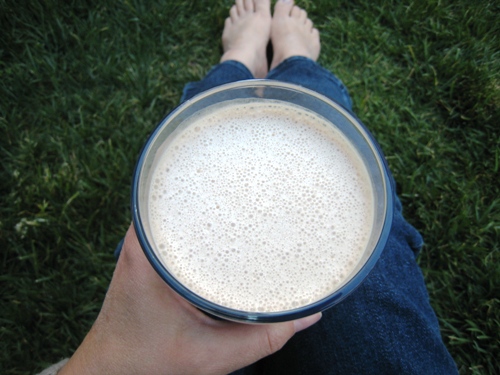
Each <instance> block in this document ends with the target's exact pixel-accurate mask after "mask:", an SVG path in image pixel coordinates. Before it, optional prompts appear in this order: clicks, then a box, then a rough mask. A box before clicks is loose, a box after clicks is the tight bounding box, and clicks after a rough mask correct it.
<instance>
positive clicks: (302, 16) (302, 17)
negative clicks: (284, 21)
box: [299, 9, 308, 23]
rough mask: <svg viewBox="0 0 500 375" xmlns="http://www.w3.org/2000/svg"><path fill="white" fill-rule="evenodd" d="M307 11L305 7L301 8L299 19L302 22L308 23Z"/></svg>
mask: <svg viewBox="0 0 500 375" xmlns="http://www.w3.org/2000/svg"><path fill="white" fill-rule="evenodd" d="M307 19H308V18H307V12H306V11H305V10H304V9H301V10H300V15H299V20H300V21H301V22H302V23H306V21H307Z"/></svg>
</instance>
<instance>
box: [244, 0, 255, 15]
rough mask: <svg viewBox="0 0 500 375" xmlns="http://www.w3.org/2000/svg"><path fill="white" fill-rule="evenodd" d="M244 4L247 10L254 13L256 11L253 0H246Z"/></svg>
mask: <svg viewBox="0 0 500 375" xmlns="http://www.w3.org/2000/svg"><path fill="white" fill-rule="evenodd" d="M244 5H245V10H246V11H247V12H252V13H253V12H254V11H255V8H254V4H253V0H244Z"/></svg>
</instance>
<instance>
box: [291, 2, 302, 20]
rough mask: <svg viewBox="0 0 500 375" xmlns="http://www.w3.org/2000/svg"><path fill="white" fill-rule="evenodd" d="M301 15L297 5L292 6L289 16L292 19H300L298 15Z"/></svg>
mask: <svg viewBox="0 0 500 375" xmlns="http://www.w3.org/2000/svg"><path fill="white" fill-rule="evenodd" d="M301 13H302V9H300V8H299V7H298V6H297V5H294V6H293V8H292V11H291V12H290V16H292V18H297V19H300V14H301Z"/></svg>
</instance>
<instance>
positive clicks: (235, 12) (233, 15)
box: [229, 5, 239, 22]
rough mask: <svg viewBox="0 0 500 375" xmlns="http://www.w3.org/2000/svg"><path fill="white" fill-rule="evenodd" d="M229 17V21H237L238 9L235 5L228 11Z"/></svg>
mask: <svg viewBox="0 0 500 375" xmlns="http://www.w3.org/2000/svg"><path fill="white" fill-rule="evenodd" d="M229 17H231V20H232V21H233V22H234V21H236V20H237V19H238V17H239V16H238V8H237V7H236V5H233V6H232V7H231V9H230V10H229Z"/></svg>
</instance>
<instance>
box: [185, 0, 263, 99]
mask: <svg viewBox="0 0 500 375" xmlns="http://www.w3.org/2000/svg"><path fill="white" fill-rule="evenodd" d="M270 32H271V11H270V1H269V0H237V1H236V3H235V5H233V6H232V7H231V10H230V11H229V17H228V18H226V21H225V23H224V31H223V32H222V46H223V49H224V53H223V55H222V57H221V59H220V64H218V65H216V66H215V67H213V68H212V69H211V70H210V72H209V73H208V74H207V75H206V77H205V78H203V79H202V80H201V81H198V82H191V83H188V84H187V85H186V86H185V88H184V91H183V94H182V98H181V102H184V101H186V100H187V99H190V98H192V97H193V96H194V95H196V94H199V93H200V92H203V91H206V90H208V89H211V88H213V87H216V86H220V85H223V84H225V83H230V82H235V81H242V80H247V79H252V78H264V77H265V76H266V74H267V73H268V67H267V59H266V47H267V44H268V42H269V35H270Z"/></svg>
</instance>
